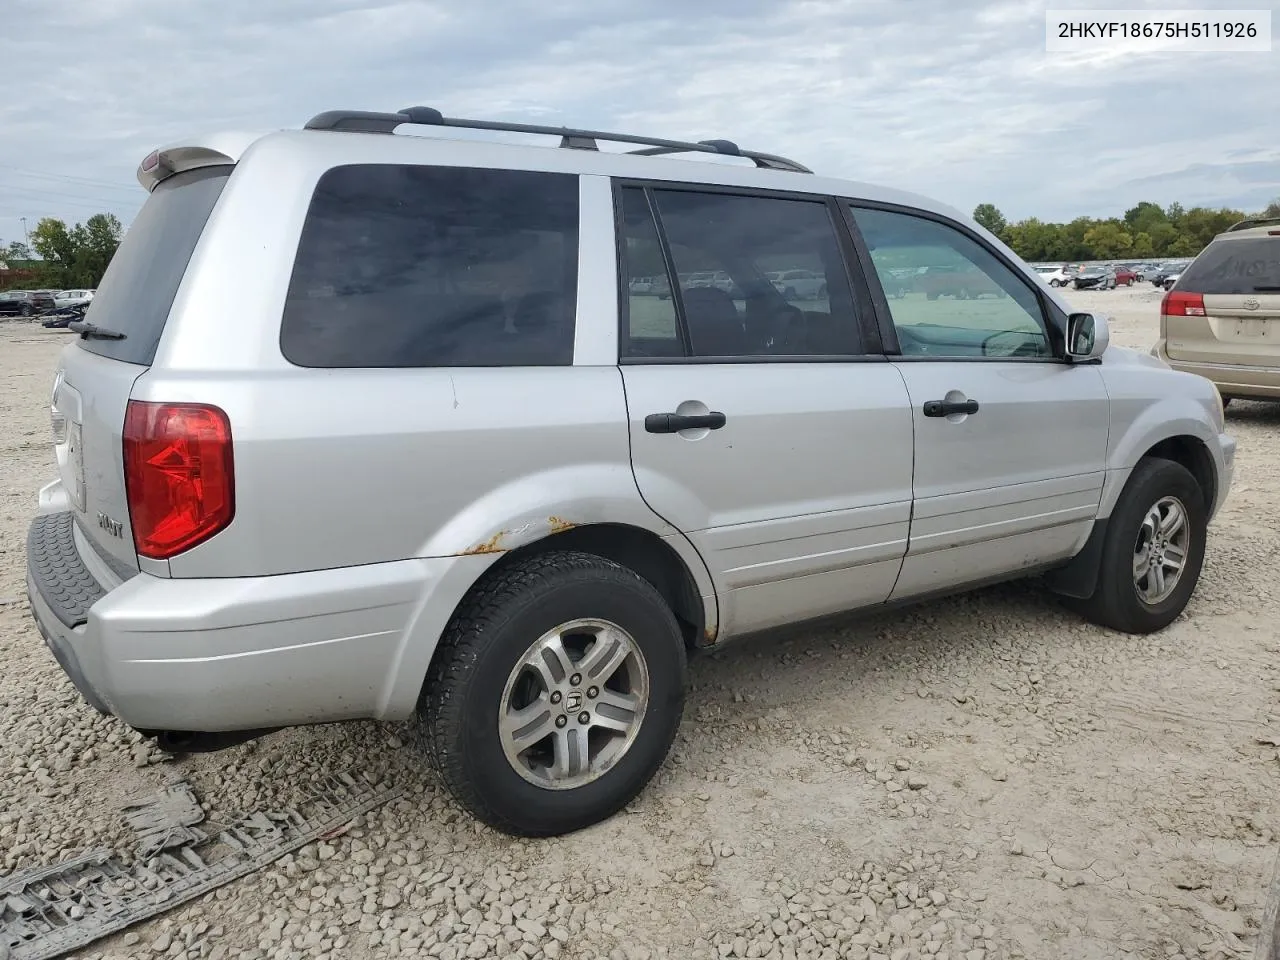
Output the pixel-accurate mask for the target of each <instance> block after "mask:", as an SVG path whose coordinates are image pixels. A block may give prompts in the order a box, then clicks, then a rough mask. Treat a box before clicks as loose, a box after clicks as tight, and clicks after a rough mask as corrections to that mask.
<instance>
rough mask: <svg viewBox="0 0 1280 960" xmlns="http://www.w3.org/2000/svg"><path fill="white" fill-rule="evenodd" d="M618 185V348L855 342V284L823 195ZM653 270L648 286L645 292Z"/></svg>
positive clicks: (768, 350)
mask: <svg viewBox="0 0 1280 960" xmlns="http://www.w3.org/2000/svg"><path fill="white" fill-rule="evenodd" d="M651 196H652V198H653V201H654V203H653V206H654V207H655V208H656V212H657V215H658V217H659V218H660V220H661V224H662V229H663V232H664V233H665V240H666V243H667V245H668V249H669V253H670V259H671V262H672V264H673V266H674V268H675V283H674V284H673V283H670V282H669V280H668V279H667V277H668V274H667V270H666V262H665V258H664V257H663V248H662V243H661V242H660V240H659V235H658V231H657V228H656V225H655V224H654V221H653V216H652V213H651V210H650V206H649V203H648V198H647V197H646V196H645V192H644V191H643V190H641V189H640V188H636V187H629V188H626V189H624V190H623V198H622V200H623V203H622V206H623V216H624V221H625V223H624V239H625V244H624V250H625V258H626V261H627V262H626V278H627V289H628V297H627V307H628V314H629V315H628V318H627V321H626V330H625V331H624V333H625V336H624V338H623V345H622V350H623V356H630V357H646V356H648V357H652V356H693V357H746V356H775V357H799V356H846V355H857V354H859V353H861V352H862V343H861V336H860V334H859V330H858V324H857V316H856V313H855V308H854V302H853V293H852V290H851V289H850V285H849V279H848V275H847V273H846V270H845V265H844V261H843V259H842V257H841V252H840V247H839V243H838V241H837V238H836V232H835V227H834V224H833V223H832V219H831V215H830V212H829V209H828V207H827V205H826V203H825V202H824V201H822V200H791V199H780V198H776V197H758V196H748V195H740V194H724V193H700V192H696V191H685V190H654V191H653V192H652V194H651ZM655 274H657V275H658V276H659V278H660V280H659V283H658V284H657V285H656V286H657V289H656V290H650V291H648V292H642V290H643V288H644V286H645V283H644V280H645V278H652V277H653V275H655Z"/></svg>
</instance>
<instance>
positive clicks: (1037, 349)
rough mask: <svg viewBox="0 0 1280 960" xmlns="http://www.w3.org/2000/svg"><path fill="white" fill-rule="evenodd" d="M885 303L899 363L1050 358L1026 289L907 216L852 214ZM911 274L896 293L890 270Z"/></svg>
mask: <svg viewBox="0 0 1280 960" xmlns="http://www.w3.org/2000/svg"><path fill="white" fill-rule="evenodd" d="M852 210H853V216H854V220H855V221H856V223H857V225H858V229H859V231H861V233H862V236H863V238H864V239H865V241H866V243H867V246H868V248H869V249H870V253H871V261H872V263H873V264H874V265H875V270H876V273H877V275H878V276H879V277H880V282H881V283H882V284H883V285H884V286H885V288H886V289H891V290H895V291H898V293H900V294H901V295H895V296H894V297H892V298H891V299H890V300H889V309H890V312H891V315H892V317H893V325H894V328H895V329H896V330H897V332H898V342H899V345H900V347H901V350H902V354H903V356H923V357H941V358H948V357H951V358H955V357H966V358H967V357H1000V358H1004V357H1041V358H1049V357H1052V356H1053V350H1052V347H1051V345H1050V342H1049V337H1048V328H1047V325H1046V323H1045V318H1044V312H1043V310H1042V309H1041V306H1040V301H1039V299H1038V298H1037V296H1036V295H1035V293H1034V292H1033V290H1032V289H1031V287H1030V286H1029V285H1028V284H1027V283H1026V282H1024V281H1023V280H1022V278H1021V277H1019V276H1018V275H1017V274H1015V273H1014V271H1013V270H1011V269H1010V268H1009V267H1007V266H1005V265H1004V264H1003V263H1001V262H1000V260H998V259H997V258H996V256H995V255H994V254H992V253H991V252H990V251H988V250H987V249H986V247H984V246H982V245H981V244H980V243H978V242H977V241H976V240H973V239H972V238H970V237H969V236H968V235H966V234H965V233H963V232H961V231H960V230H958V229H956V228H955V227H951V226H948V225H947V224H944V223H939V222H938V221H936V220H931V219H928V218H926V217H919V216H915V215H912V214H906V213H898V212H895V211H888V210H874V209H869V208H861V207H856V206H855V207H853V208H852ZM902 269H910V270H914V271H915V272H916V276H915V277H914V282H913V283H912V284H911V286H910V287H909V288H908V289H905V290H902V289H901V287H902V284H901V283H900V282H898V281H896V280H894V279H893V277H894V273H895V271H899V270H902Z"/></svg>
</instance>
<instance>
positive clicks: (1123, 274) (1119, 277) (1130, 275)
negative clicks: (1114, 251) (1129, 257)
mask: <svg viewBox="0 0 1280 960" xmlns="http://www.w3.org/2000/svg"><path fill="white" fill-rule="evenodd" d="M1113 273H1114V274H1115V278H1116V286H1120V285H1121V284H1123V285H1124V286H1126V287H1132V286H1133V285H1134V283H1135V282H1136V281H1137V279H1138V274H1137V273H1136V272H1135V271H1134V270H1132V269H1130V268H1129V267H1125V266H1120V267H1115V268H1114V269H1113Z"/></svg>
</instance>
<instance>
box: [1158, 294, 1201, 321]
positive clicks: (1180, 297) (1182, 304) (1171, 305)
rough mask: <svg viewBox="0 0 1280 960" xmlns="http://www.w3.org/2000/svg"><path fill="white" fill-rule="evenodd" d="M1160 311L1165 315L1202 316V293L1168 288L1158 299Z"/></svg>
mask: <svg viewBox="0 0 1280 960" xmlns="http://www.w3.org/2000/svg"><path fill="white" fill-rule="evenodd" d="M1160 313H1161V315H1162V316H1166V317H1203V316H1204V315H1205V312H1204V294H1203V293H1184V292H1183V291H1181V290H1170V291H1169V292H1168V293H1166V294H1165V295H1164V299H1163V300H1161V301H1160Z"/></svg>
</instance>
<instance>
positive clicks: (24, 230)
mask: <svg viewBox="0 0 1280 960" xmlns="http://www.w3.org/2000/svg"><path fill="white" fill-rule="evenodd" d="M18 219H19V220H21V221H22V242H23V243H26V244H30V243H31V234H30V233H28V232H27V218H26V217H19V218H18Z"/></svg>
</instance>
